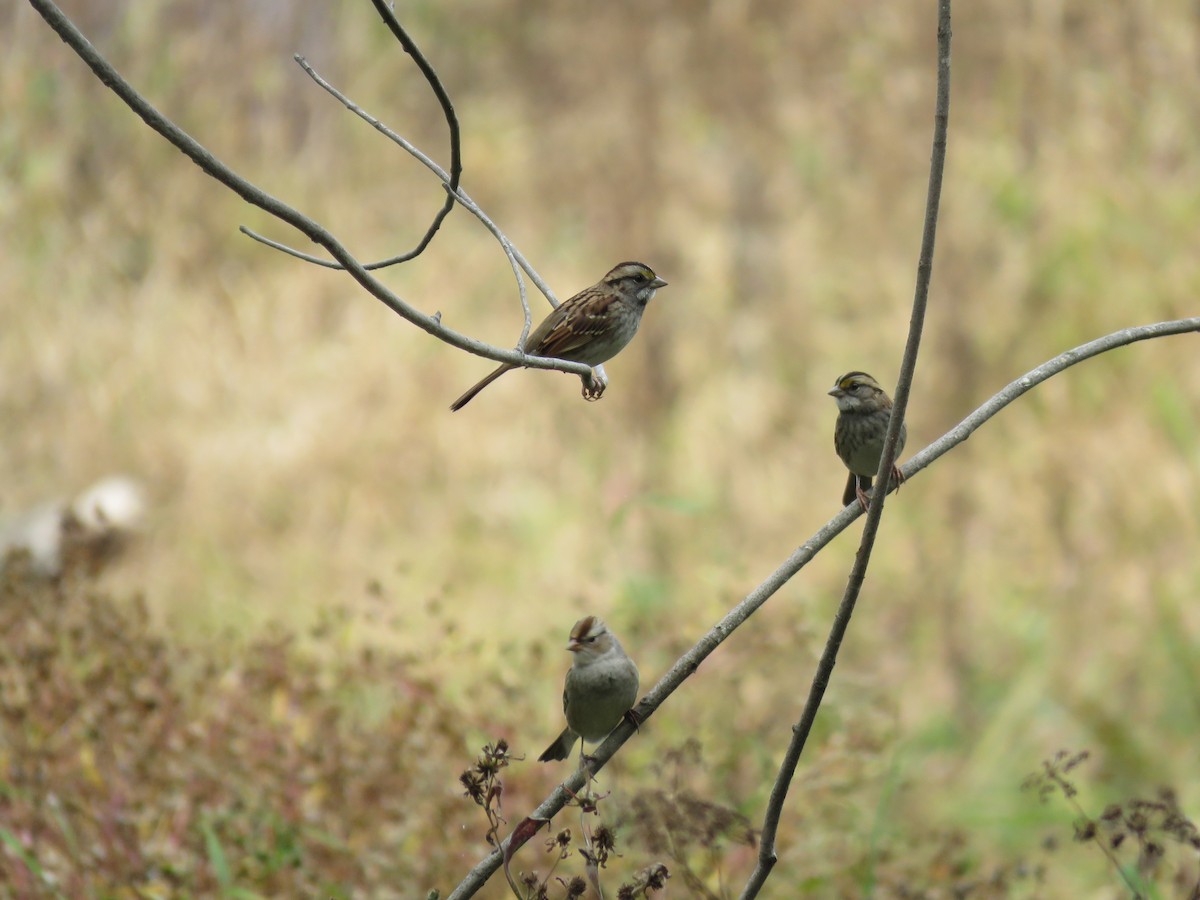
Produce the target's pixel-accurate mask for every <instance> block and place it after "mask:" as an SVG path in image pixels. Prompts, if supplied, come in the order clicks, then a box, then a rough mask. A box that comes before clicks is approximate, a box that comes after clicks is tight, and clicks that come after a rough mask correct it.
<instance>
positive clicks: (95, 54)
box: [29, 0, 592, 377]
mask: <svg viewBox="0 0 1200 900" xmlns="http://www.w3.org/2000/svg"><path fill="white" fill-rule="evenodd" d="M29 3H30V5H31V6H32V7H33V8H34V9H35V10H37V12H38V14H39V15H40V16H41V17H42V18H43V19H45V20H46V22H47V24H49V25H50V27H51V28H53V29H54V31H55V32H56V33H57V34H58V36H59V37H61V38H62V39H63V41H64V42H65V43H66V44H67V45H68V46H69V47H70V48H71V49H72V50H74V51H75V52H76V53H77V54H78V55H79V57H80V58H81V59H82V60H83V61H84V62H85V63H87V65H88V66H89V67H90V68H91V70H92V71H93V72H94V73H95V74H96V77H97V78H99V79H100V81H101V82H103V83H104V85H105V86H106V87H108V88H109V89H110V90H111V91H112V92H113V93H115V94H116V95H117V96H118V97H120V98H121V100H122V101H124V103H125V104H126V105H127V106H128V107H129V108H130V109H132V110H133V111H134V112H135V113H137V115H138V116H140V117H141V118H142V120H143V121H145V123H146V124H147V125H149V126H150V127H151V128H153V129H154V130H155V131H157V132H158V133H159V134H161V135H162V136H163V137H164V138H166V139H167V140H168V141H170V142H171V143H172V144H173V145H174V146H175V147H177V148H178V149H179V150H180V151H181V152H182V153H183V154H184V155H185V156H187V157H188V158H189V159H190V160H192V162H194V163H195V164H196V165H197V166H199V167H200V169H201V170H202V171H204V173H205V174H207V175H209V176H211V177H212V178H215V179H216V180H217V181H219V182H221V183H222V184H224V185H225V186H226V187H228V188H229V189H230V190H232V191H233V192H234V193H236V194H237V195H238V196H239V197H241V198H242V199H243V200H245V201H246V202H247V203H250V204H252V205H254V206H257V207H258V208H259V209H262V210H265V211H266V212H268V213H270V214H271V215H273V216H275V217H276V218H278V219H281V220H282V221H284V222H287V223H288V224H289V225H291V226H292V227H293V228H295V229H296V230H297V231H299V232H300V233H302V234H303V235H305V236H306V237H307V238H309V239H310V240H311V241H313V242H314V243H316V244H320V245H321V246H322V247H324V248H325V249H326V250H328V251H329V253H330V255H331V256H333V258H334V259H336V260H337V261H338V262H340V263H341V264H342V265H343V266H344V267H345V268H346V271H347V272H349V273H350V275H351V276H352V277H353V278H354V280H355V281H357V282H358V283H359V284H360V285H362V286H363V288H365V289H366V290H367V291H368V292H369V293H370V294H371V295H372V296H373V297H375V298H376V299H378V300H379V301H381V302H382V303H383V304H384V305H386V306H387V307H388V308H389V309H391V310H392V311H393V312H395V313H396V314H397V315H399V316H401V317H402V318H404V319H406V320H407V321H409V322H411V323H412V324H414V325H416V326H417V327H418V328H420V329H422V330H424V331H426V332H428V333H429V334H431V335H433V336H434V337H436V338H438V339H439V340H442V341H444V342H446V343H447V344H450V345H451V346H453V347H457V348H459V349H460V350H466V351H467V352H468V353H472V354H474V355H476V356H482V357H484V358H486V359H492V360H495V361H497V362H508V363H513V364H515V365H518V366H524V367H527V368H531V369H555V370H557V371H560V372H570V373H571V374H573V375H580V376H583V377H590V376H591V373H592V370H591V369H590V368H589V367H588V366H586V365H583V364H582V363H576V362H568V361H567V360H563V359H550V358H548V357H541V356H528V355H526V354H524V353H521V352H518V351H516V350H508V349H504V348H500V347H495V346H492V345H491V344H486V343H484V342H483V341H479V340H476V339H474V338H471V337H468V336H467V335H465V334H462V333H460V332H458V331H455V330H454V329H452V328H447V327H446V326H445V325H443V324H442V323H441V317H440V315H438V316H428V315H426V314H425V313H423V312H420V311H419V310H417V309H415V308H413V307H412V306H410V305H409V304H408V303H406V302H405V301H404V300H402V299H401V298H400V297H398V296H397V295H396V294H394V293H392V291H391V290H389V289H388V288H387V287H386V286H385V285H384V284H383V283H382V282H380V281H378V280H377V279H376V278H375V277H374V276H373V275H371V273H370V272H368V271H367V270H366V269H365V268H363V265H362V263H360V262H359V261H358V260H357V259H356V258H355V257H354V256H353V255H352V254H351V253H350V251H349V250H347V249H346V248H345V247H344V246H343V245H342V244H341V243H340V242H339V241H338V240H337V239H336V238H335V237H334V236H333V235H332V234H331V233H330V232H329V231H327V230H326V229H325V228H323V227H322V226H321V225H319V224H317V223H316V222H314V221H313V220H312V219H310V218H308V217H307V216H305V215H303V214H302V213H300V212H299V211H297V210H295V209H293V208H292V207H290V206H288V205H287V204H286V203H284V202H283V201H282V200H279V199H278V198H276V197H273V196H272V195H270V194H268V193H266V192H265V191H263V190H261V189H260V188H258V187H256V186H255V185H253V184H251V183H250V182H249V181H247V180H246V179H245V178H242V177H241V176H240V175H238V174H237V173H236V172H234V171H233V170H232V169H230V168H229V167H228V166H227V165H225V164H224V163H222V162H221V161H220V160H219V159H217V158H216V157H215V156H214V155H213V154H212V153H211V152H209V151H208V149H206V148H205V147H203V146H202V145H201V144H200V143H199V142H197V141H196V140H195V139H194V138H193V137H192V136H191V135H189V134H188V133H187V132H185V131H184V130H183V129H181V128H180V127H179V126H178V125H176V124H175V123H174V122H172V121H171V120H170V119H168V118H167V117H166V116H164V115H163V114H162V113H160V112H159V111H158V110H157V109H155V107H154V106H153V105H151V104H150V103H149V102H148V101H147V100H146V99H145V98H144V97H142V96H141V95H140V94H139V93H138V92H137V91H136V90H134V88H133V87H132V86H131V85H130V84H129V82H127V81H126V80H125V79H124V78H122V77H121V75H120V74H119V73H118V72H117V71H116V69H114V68H113V67H112V65H110V64H109V62H108V61H107V60H106V59H105V58H104V57H103V56H102V55H101V54H100V53H99V51H97V50H96V48H95V47H94V46H92V44H91V42H90V41H88V39H87V38H86V37H85V36H84V35H83V33H82V32H80V31H79V29H78V28H76V27H75V25H74V23H72V22H71V20H70V19H68V18H67V17H66V16H65V15H64V14H63V12H62V10H60V9H59V8H58V7H57V6H56V5H55V4H54V3H53V2H52V0H29ZM518 259H519V258H518Z"/></svg>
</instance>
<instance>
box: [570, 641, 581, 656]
mask: <svg viewBox="0 0 1200 900" xmlns="http://www.w3.org/2000/svg"><path fill="white" fill-rule="evenodd" d="M567 649H568V650H570V651H571V652H572V653H578V652H579V651H580V650H582V649H583V644H581V643H579V641H569V642H568V643H567Z"/></svg>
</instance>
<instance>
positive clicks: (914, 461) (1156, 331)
mask: <svg viewBox="0 0 1200 900" xmlns="http://www.w3.org/2000/svg"><path fill="white" fill-rule="evenodd" d="M1189 332H1195V333H1200V316H1197V317H1195V318H1191V319H1178V320H1175V321H1172V322H1156V323H1155V324H1153V325H1140V326H1137V327H1135V328H1126V329H1123V330H1121V331H1117V332H1114V333H1113V334H1109V335H1106V336H1104V337H1102V338H1097V339H1096V340H1094V341H1090V342H1089V343H1086V344H1083V345H1081V346H1079V347H1075V348H1074V349H1072V350H1068V351H1066V352H1065V353H1060V354H1059V355H1058V356H1056V357H1054V358H1053V359H1051V360H1049V361H1048V362H1045V363H1043V364H1042V365H1040V366H1038V367H1037V368H1036V369H1033V370H1031V371H1029V372H1026V373H1025V374H1024V375H1022V376H1021V377H1020V378H1018V379H1017V380H1015V381H1013V382H1011V383H1010V384H1009V385H1007V386H1006V387H1005V388H1004V389H1003V390H1002V391H1000V392H999V393H998V394H996V395H995V396H993V397H991V398H990V399H989V400H988V401H987V402H986V403H984V404H983V405H982V406H980V407H979V408H978V409H976V410H975V411H974V412H972V413H971V414H970V415H969V416H967V417H966V418H965V419H963V420H962V421H961V422H959V423H958V424H957V425H955V426H954V427H953V428H951V429H950V430H949V431H948V432H946V433H945V434H944V435H942V436H941V437H940V438H938V439H937V440H936V441H934V442H933V443H931V444H930V445H929V446H927V447H925V448H924V449H923V450H921V451H920V452H919V453H917V454H916V455H914V456H913V457H912V458H911V459H910V460H909V461H908V462H907V463H906V464H905V465H903V466H901V472H902V473H903V474H904V477H905V479H906V480H907V479H910V478H912V477H913V476H915V475H916V474H917V473H918V472H920V471H922V470H923V469H925V468H927V467H928V466H929V465H930V464H932V463H933V462H935V461H936V460H938V459H940V458H941V457H942V456H945V455H946V454H947V453H949V452H950V451H951V450H953V449H954V448H955V447H957V446H958V445H959V444H961V443H962V442H963V441H965V440H967V438H969V437H970V436H971V435H972V434H974V433H975V432H976V431H978V430H979V429H980V428H981V427H982V426H983V425H984V424H985V423H986V422H987V421H988V420H989V419H991V418H992V417H993V416H995V415H997V414H998V413H999V412H1000V411H1001V410H1003V409H1004V408H1005V407H1006V406H1008V405H1009V404H1011V403H1012V402H1014V401H1015V400H1016V399H1017V398H1019V397H1021V396H1022V395H1023V394H1025V393H1027V392H1028V391H1030V390H1032V389H1033V388H1035V387H1037V386H1038V385H1039V384H1041V383H1042V382H1043V381H1046V380H1048V379H1050V378H1052V377H1054V376H1055V375H1058V374H1059V373H1060V372H1063V371H1065V370H1066V369H1069V368H1070V367H1071V366H1073V365H1076V364H1077V363H1081V362H1083V361H1084V360H1085V359H1091V358H1092V357H1093V356H1099V355H1100V354H1101V353H1106V352H1108V351H1110V350H1115V349H1116V348H1118V347H1124V346H1126V345H1128V344H1133V343H1137V342H1138V341H1145V340H1149V339H1151V338H1161V337H1167V336H1169V335H1176V334H1186V333H1189ZM879 493H882V492H879ZM862 514H863V513H862V510H861V509H860V508H859V505H858V504H857V503H852V504H850V505H849V506H847V507H846V508H845V509H843V510H842V511H841V512H839V513H838V514H837V515H836V516H834V517H833V518H832V519H830V520H829V521H828V522H826V523H825V525H824V526H822V527H821V528H820V529H819V530H818V531H817V532H816V533H815V534H813V536H812V537H810V538H809V539H808V540H807V541H805V542H804V543H803V544H801V545H800V546H799V547H798V548H796V550H795V551H793V553H792V554H791V556H789V557H788V558H787V559H786V560H784V562H783V563H782V564H781V565H780V566H779V568H777V569H776V570H775V571H774V572H772V573H771V574H770V575H769V576H767V578H766V580H765V581H763V582H762V584H760V585H759V586H758V587H756V588H755V589H754V590H753V591H751V592H750V593H749V594H747V595H746V597H745V599H743V600H742V601H741V602H740V603H738V605H737V606H735V607H734V608H733V609H731V610H730V611H729V612H728V613H727V614H726V615H725V617H724V618H723V619H721V621H720V622H718V623H717V624H716V625H714V626H713V627H712V629H710V630H709V632H708V633H707V634H705V635H704V637H702V638H701V639H700V640H699V641H698V642H697V643H696V645H695V646H693V647H692V648H691V649H690V650H688V651H687V653H685V654H684V655H683V656H681V657H679V659H678V660H676V662H675V664H674V665H673V666H671V668H670V670H669V671H668V672H667V673H666V674H665V675H663V677H662V678H660V679H659V681H658V684H656V685H655V686H654V687H653V688H652V689H651V690H650V692H649V693H647V694H646V696H645V697H643V698H642V700H641V702H640V703H638V705H637V707H636V708H635V712H636V713H637V717H638V719H639V720H640V721H641V722H643V723H644V722H645V721H646V720H647V719H648V718H649V717H650V716H651V715H653V713H654V712H655V711H656V710H657V709H658V708H659V707H660V706H662V704H663V703H664V702H665V701H666V699H667V698H668V697H670V696H671V694H673V693H675V691H676V690H678V689H679V687H680V685H682V684H683V682H684V681H686V680H687V678H688V677H689V676H690V675H691V674H692V673H693V672H695V671H696V669H698V668H699V667H700V664H701V663H702V662H704V660H705V659H707V658H708V657H709V655H710V654H711V653H712V652H713V651H714V650H716V649H717V647H719V646H720V645H721V644H722V643H724V642H725V639H726V638H728V637H729V636H730V635H731V634H733V632H734V631H736V630H737V629H738V628H739V627H740V626H741V625H742V623H743V622H745V621H746V620H747V619H749V618H750V616H752V615H753V614H754V613H756V612H757V611H758V610H759V608H760V607H762V605H763V604H764V603H766V602H767V601H768V600H769V599H771V597H772V596H773V595H774V594H775V593H776V592H777V591H778V590H779V589H780V588H781V587H783V586H784V585H785V584H787V583H788V581H790V580H791V579H792V577H793V576H795V575H796V573H798V572H799V571H800V570H801V569H803V568H804V567H805V566H806V565H808V563H809V562H810V561H811V560H812V559H813V557H815V556H816V555H817V554H818V553H819V552H820V551H821V550H822V549H824V548H825V546H826V545H827V544H829V543H831V542H832V541H833V539H834V538H835V537H837V536H838V535H839V534H841V533H842V532H843V531H844V530H845V529H846V528H848V527H849V526H850V524H851V523H852V522H854V520H855V519H857V518H858V517H859V516H861V515H862ZM633 733H634V729H633V726H632V725H630V724H629V723H628V722H622V723H621V724H620V725H618V726H617V727H616V729H615V730H614V731H613V733H612V734H610V735H609V736H608V738H607V739H605V741H604V743H602V744H601V745H600V746H599V747H598V748H597V749H596V751H595V753H594V754H593V758H594V759H595V762H594V763H593V765H592V771H594V772H598V771H599V770H600V769H602V768H603V767H604V765H605V764H606V763H607V762H608V761H609V760H610V759H612V757H613V756H614V755H615V754H616V752H617V751H618V750H619V749H620V748H621V746H622V745H623V744H624V743H625V742H626V741H627V740H629V738H630V737H632V735H633ZM583 780H584V778H583V773H582V772H576V773H575V774H574V775H572V776H571V777H570V778H569V779H567V781H566V782H564V785H561V786H559V787H558V788H556V789H555V790H554V792H553V793H551V794H550V796H549V797H547V798H546V799H545V800H544V801H542V803H541V804H540V805H539V806H538V808H537V809H536V810H534V811H533V812H532V813H530V815H529V818H531V819H537V820H545V819H549V818H550V817H551V816H553V815H554V814H555V813H557V812H558V811H559V810H561V809H562V808H563V806H564V805H565V804H566V801H567V793H566V791H565V790H564V789H563V787H564V786H565V787H566V788H570V789H571V790H572V791H575V792H576V793H578V791H579V789H580V788H581V787H582V786H583ZM531 834H532V832H529V834H526V835H525V837H524V840H528V838H529V836H530V835H531ZM522 842H523V841H522ZM508 843H509V839H505V841H504V842H503V843H502V844H501V845H500V847H498V848H497V849H495V850H493V851H492V852H491V853H490V854H488V856H486V857H485V858H484V859H483V860H481V861H480V862H479V863H478V864H477V865H476V866H475V868H473V869H472V870H471V871H470V872H469V873H467V875H466V877H465V878H464V879H463V880H462V881H461V882H460V883H459V885H458V886H457V887H456V888H455V889H454V890H453V892H451V893H450V895H449V898H448V900H463V898H466V897H472V896H474V895H475V893H476V892H477V891H478V890H479V889H480V888H481V887H482V886H483V885H484V884H485V883H486V882H487V880H488V878H490V877H491V875H492V873H494V872H495V871H496V869H497V868H499V866H500V861H501V858H502V855H503V853H504V851H505V849H506V848H507V847H508ZM514 852H515V848H514Z"/></svg>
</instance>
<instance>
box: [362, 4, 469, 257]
mask: <svg viewBox="0 0 1200 900" xmlns="http://www.w3.org/2000/svg"><path fill="white" fill-rule="evenodd" d="M371 3H372V4H373V5H374V7H375V11H376V12H377V13H379V17H380V18H381V19H383V22H384V24H385V25H387V27H388V29H389V30H390V31H391V32H392V34H393V35H394V36H395V38H396V40H398V41H399V42H400V46H401V47H403V48H404V52H405V53H407V54H408V55H409V56H411V57H412V59H413V62H414V63H416V65H417V68H418V69H420V70H421V74H422V75H424V76H425V80H426V81H427V82H429V87H430V88H431V89H432V90H433V95H434V96H435V97H437V101H438V104H439V105H440V106H441V107H442V113H443V114H444V115H445V117H446V127H447V128H448V129H449V130H450V184H449V187H450V192H451V194H453V193H454V191H456V190H458V183H459V181H460V180H461V179H462V142H461V140H460V136H459V129H458V115H457V113H455V112H454V104H453V103H451V102H450V95H449V94H447V93H446V88H445V87H444V86H443V85H442V80H441V79H440V78H438V75H437V72H435V71H434V70H433V66H431V65H430V64H429V61H428V60H427V59H425V55H424V54H423V53H422V52H421V48H420V47H418V46H417V44H416V42H415V41H414V40H413V39H412V38H411V37H409V36H408V32H407V31H405V30H404V28H403V26H401V24H400V22H399V21H397V19H396V16H395V14H394V13H393V12H392V8H391V7H390V6H389V5H388V4H387V3H384V2H383V0H371ZM452 209H454V198H453V196H450V197H447V198H446V202H445V203H444V204H443V205H442V208H441V209H439V210H438V213H437V215H436V216H434V218H433V222H431V223H430V225H429V228H427V229H426V231H425V234H424V236H422V238H421V240H420V241H419V242H418V243H417V246H416V247H414V248H413V249H412V250H410V251H408V253H405V254H402V255H401V256H394V257H392V258H391V259H388V260H384V261H383V262H380V263H376V266H390V265H393V264H395V263H402V262H406V261H407V260H410V259H414V258H415V257H417V256H420V255H421V253H423V252H424V250H425V248H426V247H428V246H429V242H430V241H432V240H433V236H434V235H435V234H437V232H438V229H439V228H441V227H442V221H443V220H444V219H445V218H446V216H448V215H450V210H452ZM367 268H370V267H367Z"/></svg>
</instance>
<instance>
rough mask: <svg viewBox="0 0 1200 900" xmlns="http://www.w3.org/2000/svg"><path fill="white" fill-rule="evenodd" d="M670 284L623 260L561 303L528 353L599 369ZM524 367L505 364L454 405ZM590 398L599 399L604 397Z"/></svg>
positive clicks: (531, 337)
mask: <svg viewBox="0 0 1200 900" xmlns="http://www.w3.org/2000/svg"><path fill="white" fill-rule="evenodd" d="M666 285H667V283H666V282H665V281H663V280H662V279H661V278H659V277H658V276H657V275H655V274H654V270H653V269H651V268H650V267H649V266H647V265H645V264H643V263H640V262H623V263H621V264H620V265H617V266H614V267H613V268H612V269H611V270H610V271H609V273H608V274H607V275H605V276H604V277H603V278H601V279H600V280H599V281H598V282H596V283H595V284H593V285H592V286H591V287H589V288H584V289H583V290H582V291H580V292H579V293H578V294H576V295H575V296H574V297H572V298H571V299H569V300H566V301H564V302H563V303H561V304H559V306H558V307H557V308H555V310H554V311H553V312H551V313H550V315H548V316H546V318H545V320H544V321H543V322H542V324H541V325H539V326H538V327H537V328H535V329H534V330H533V332H532V333H531V334H530V335H529V337H528V338H526V339H525V343H524V344H523V345H522V349H523V350H524V351H525V353H527V354H529V355H530V356H544V357H547V358H551V359H565V360H569V361H571V362H578V363H583V364H584V365H588V366H598V365H600V364H601V363H604V362H608V361H609V360H610V359H612V358H613V357H614V356H616V355H617V354H618V353H620V352H621V351H622V350H624V349H625V347H626V345H628V344H629V342H630V341H631V340H633V336H634V335H635V334H637V330H638V326H639V325H641V324H642V313H644V312H645V311H646V304H647V303H649V302H650V300H651V298H652V297H653V296H654V292H655V291H657V290H658V289H659V288H661V287H666ZM515 368H518V367H517V366H515V365H513V364H512V363H501V364H500V365H499V366H498V367H497V368H496V370H495V371H494V372H492V373H491V374H490V375H488V376H487V377H486V378H484V379H483V380H482V381H480V382H479V383H478V384H476V385H475V386H474V387H472V388H471V389H470V390H469V391H467V392H466V393H465V394H463V395H462V396H461V397H459V398H458V399H457V400H455V401H454V403H453V404H451V406H450V409H452V410H456V411H457V410H460V409H462V408H463V407H464V406H466V405H467V404H468V403H470V402H471V401H472V400H473V399H475V395H476V394H478V393H479V392H480V391H482V390H483V389H484V388H485V387H487V386H488V385H489V384H491V383H492V382H493V381H495V380H496V379H497V378H499V377H500V376H501V375H503V374H504V373H505V372H507V371H508V370H509V369H515ZM584 396H585V397H587V398H588V399H595V397H598V396H599V394H598V393H595V394H594V395H589V393H588V391H587V390H586V389H585V390H584Z"/></svg>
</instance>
